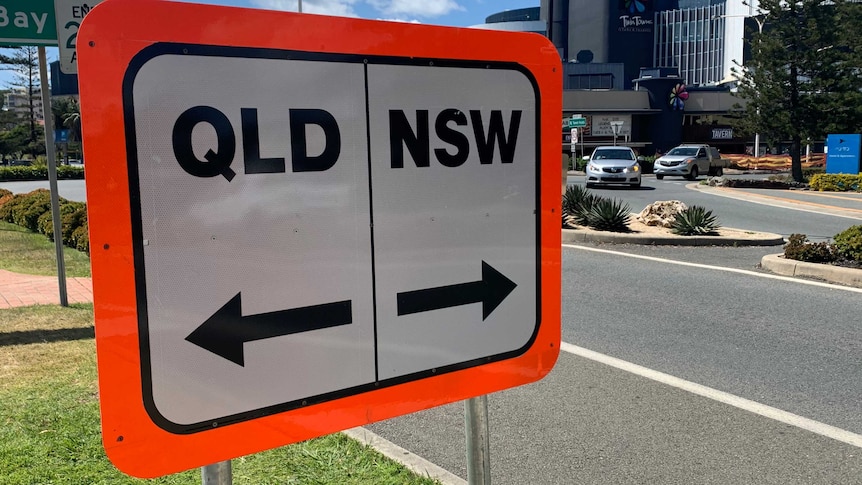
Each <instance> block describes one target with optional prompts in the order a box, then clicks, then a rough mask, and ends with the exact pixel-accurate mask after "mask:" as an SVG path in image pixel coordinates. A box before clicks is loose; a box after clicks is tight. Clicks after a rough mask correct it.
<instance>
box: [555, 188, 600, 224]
mask: <svg viewBox="0 0 862 485" xmlns="http://www.w3.org/2000/svg"><path fill="white" fill-rule="evenodd" d="M595 199H596V196H595V195H593V194H592V192H590V191H589V189H585V188H584V187H583V186H582V185H570V186H568V187H566V193H565V194H564V195H563V212H565V213H566V214H568V215H572V216H573V215H575V213H576V212H577V211H578V210H579V209H580V208H582V207H584V206H587V207H591V206H592V205H593V202H594V201H595Z"/></svg>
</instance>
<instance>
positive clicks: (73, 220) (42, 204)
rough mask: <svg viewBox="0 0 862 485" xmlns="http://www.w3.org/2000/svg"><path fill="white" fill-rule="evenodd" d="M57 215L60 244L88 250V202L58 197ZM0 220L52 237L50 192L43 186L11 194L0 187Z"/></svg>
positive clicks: (52, 238)
mask: <svg viewBox="0 0 862 485" xmlns="http://www.w3.org/2000/svg"><path fill="white" fill-rule="evenodd" d="M60 217H61V227H62V230H61V232H62V236H63V245H65V246H68V247H70V248H72V249H76V250H78V251H80V252H83V253H87V254H89V252H90V235H89V228H88V225H87V204H85V203H83V202H72V201H68V200H66V199H64V198H62V197H60ZM0 221H4V222H8V223H11V224H16V225H18V226H21V227H24V228H26V229H28V230H29V231H31V232H34V233H38V234H42V235H43V236H44V237H46V238H48V240H49V241H53V240H54V220H53V217H52V214H51V193H50V192H49V191H48V190H45V189H38V190H34V191H32V192H29V193H26V194H14V195H13V194H12V192H9V191H8V190H4V189H0Z"/></svg>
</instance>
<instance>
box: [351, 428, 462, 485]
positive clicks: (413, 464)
mask: <svg viewBox="0 0 862 485" xmlns="http://www.w3.org/2000/svg"><path fill="white" fill-rule="evenodd" d="M342 433H344V434H346V435H347V436H349V437H351V438H353V439H355V440H356V441H359V442H360V443H363V444H366V445H368V446H370V447H372V448H374V449H375V450H377V451H379V452H380V453H381V454H383V455H384V456H386V457H388V458H391V459H393V460H395V461H397V462H398V463H401V464H402V465H404V466H406V467H407V468H409V469H410V470H411V471H413V473H415V474H417V475H421V476H423V477H430V478H432V479H434V480H437V481H439V482H440V483H442V484H443V485H467V480H464V479H463V478H461V477H459V476H457V475H455V474H453V473H451V472H449V471H448V470H446V469H444V468H441V467H439V466H437V465H435V464H433V463H431V462H430V461H428V460H426V459H425V458H422V457H421V456H419V455H416V454H413V453H411V452H410V451H408V450H405V449H404V448H402V447H400V446H398V445H396V444H395V443H393V442H391V441H389V440H387V439H386V438H383V437H381V436H379V435H377V434H375V433H373V432H371V431H369V430H368V429H365V428H362V427H358V428H352V429H348V430H345V431H342Z"/></svg>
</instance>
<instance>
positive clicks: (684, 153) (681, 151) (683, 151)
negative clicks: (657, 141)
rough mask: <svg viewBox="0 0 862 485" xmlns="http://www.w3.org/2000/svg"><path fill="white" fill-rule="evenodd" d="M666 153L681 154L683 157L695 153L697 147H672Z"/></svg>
mask: <svg viewBox="0 0 862 485" xmlns="http://www.w3.org/2000/svg"><path fill="white" fill-rule="evenodd" d="M667 154H668V155H682V156H684V157H690V156H693V155H697V148H674V149H672V150H671V151H669V152H667Z"/></svg>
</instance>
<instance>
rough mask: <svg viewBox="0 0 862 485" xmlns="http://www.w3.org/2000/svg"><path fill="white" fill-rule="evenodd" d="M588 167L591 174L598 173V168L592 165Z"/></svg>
mask: <svg viewBox="0 0 862 485" xmlns="http://www.w3.org/2000/svg"><path fill="white" fill-rule="evenodd" d="M589 167H590V171H591V172H598V171H599V167H597V166H595V165H593V164H592V163H591V164H590V165H589Z"/></svg>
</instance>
